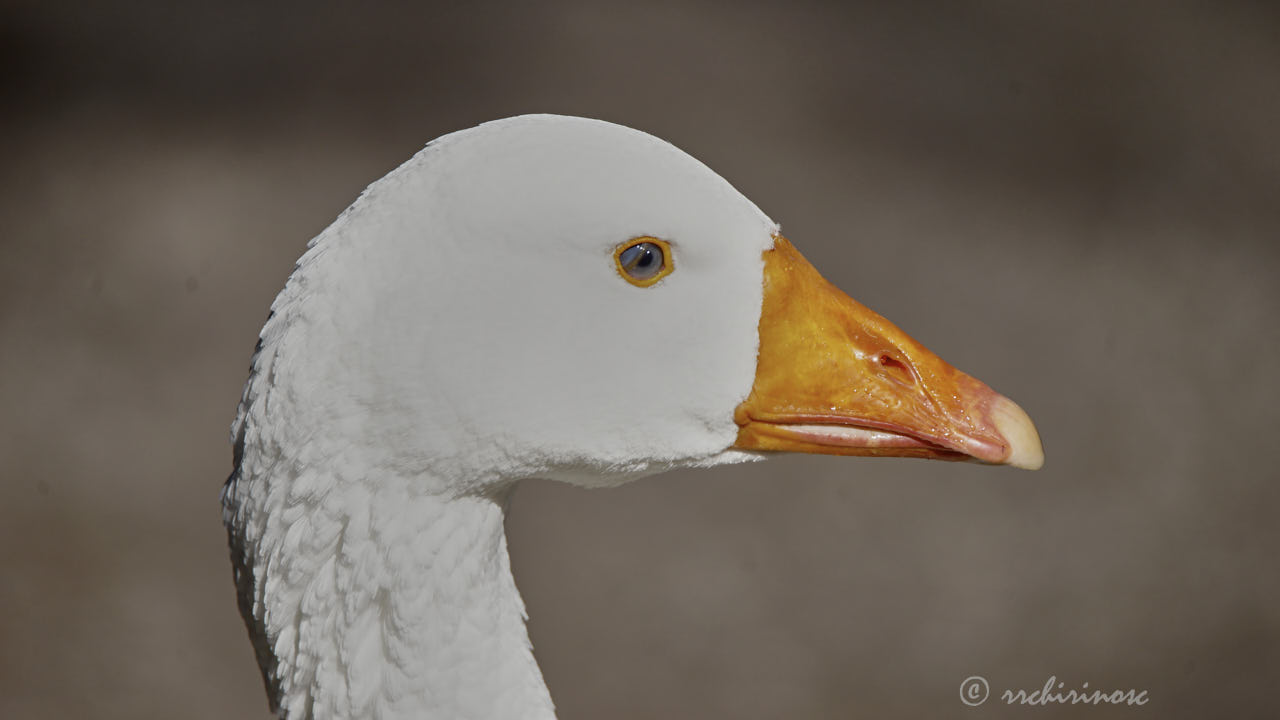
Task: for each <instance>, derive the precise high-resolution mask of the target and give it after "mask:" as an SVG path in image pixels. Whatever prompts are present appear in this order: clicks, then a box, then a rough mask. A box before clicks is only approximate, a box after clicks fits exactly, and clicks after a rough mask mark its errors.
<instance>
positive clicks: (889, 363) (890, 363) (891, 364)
mask: <svg viewBox="0 0 1280 720" xmlns="http://www.w3.org/2000/svg"><path fill="white" fill-rule="evenodd" d="M880 364H881V365H883V366H884V367H887V368H891V369H893V370H896V371H898V372H900V373H902V374H903V375H906V379H907V380H908V381H910V382H913V383H914V382H915V373H913V372H911V368H909V367H907V364H906V363H904V362H902V361H901V360H899V359H898V358H896V357H894V356H892V355H890V354H888V353H883V354H881V355H880Z"/></svg>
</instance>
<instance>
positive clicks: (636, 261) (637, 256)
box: [618, 242, 663, 280]
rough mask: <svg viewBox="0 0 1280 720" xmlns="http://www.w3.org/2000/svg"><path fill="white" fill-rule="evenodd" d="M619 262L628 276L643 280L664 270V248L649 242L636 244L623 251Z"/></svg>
mask: <svg viewBox="0 0 1280 720" xmlns="http://www.w3.org/2000/svg"><path fill="white" fill-rule="evenodd" d="M618 260H619V262H620V263H621V264H622V269H623V270H626V271H627V274H628V275H630V276H631V277H634V278H637V279H640V280H643V279H645V278H649V277H653V275H655V274H656V273H657V272H658V271H659V270H661V269H662V265H663V262H662V248H660V247H658V246H657V245H654V244H653V243H649V242H642V243H636V244H635V245H632V246H631V247H629V248H627V249H626V250H623V251H622V254H621V255H619V256H618Z"/></svg>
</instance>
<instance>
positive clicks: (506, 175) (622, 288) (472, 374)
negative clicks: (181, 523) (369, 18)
mask: <svg viewBox="0 0 1280 720" xmlns="http://www.w3.org/2000/svg"><path fill="white" fill-rule="evenodd" d="M232 442H233V445H234V471H233V472H232V474H231V476H230V477H229V478H228V480H227V482H226V484H225V486H224V487H223V491H222V494H221V501H222V507H223V519H224V522H225V525H226V528H227V531H228V536H229V540H230V548H231V556H232V562H233V566H234V578H235V583H236V588H237V595H238V600H239V607H240V611H241V614H242V615H243V617H244V620H245V623H246V625H247V626H248V629H249V634H250V637H251V640H252V643H253V647H254V649H255V651H256V655H257V660H258V663H259V667H260V669H261V671H262V676H263V680H264V682H265V685H266V689H267V695H268V698H269V704H270V707H271V710H272V712H273V713H275V714H276V715H277V716H278V717H280V718H286V719H288V720H301V719H304V718H305V719H315V720H327V719H340V718H379V719H383V720H395V719H400V718H449V719H453V720H456V719H464V718H477V719H479V718H483V719H485V720H492V719H507V718H519V719H521V720H541V719H547V718H554V717H555V710H554V706H553V703H552V700H551V696H550V694H549V692H548V690H547V687H546V685H545V684H544V682H543V679H542V676H541V673H540V671H539V669H538V665H537V663H536V662H535V660H534V656H533V652H532V649H531V646H530V642H529V638H528V634H527V632H526V629H525V620H526V614H525V608H524V605H523V602H522V600H521V597H520V594H519V592H518V591H517V589H516V584H515V581H514V579H513V577H512V573H511V568H510V564H509V560H508V554H507V544H506V537H505V535H504V530H503V520H504V511H505V507H506V504H507V500H508V498H509V496H510V493H511V492H512V489H513V487H514V486H515V485H516V483H518V482H519V481H520V480H522V479H526V478H544V479H552V480H559V481H563V482H568V483H572V484H574V485H578V486H583V487H609V486H617V485H620V484H622V483H626V482H630V481H632V480H635V479H637V478H641V477H643V476H646V475H651V474H654V473H659V472H662V471H665V470H669V469H672V468H704V467H710V466H714V465H720V464H726V463H739V462H745V461H753V460H761V459H764V458H766V457H770V456H772V455H775V454H777V453H780V452H805V453H826V454H834V455H852V456H897V457H917V458H933V459H941V460H964V459H967V460H974V461H978V462H983V463H989V464H1005V465H1011V466H1015V467H1021V468H1029V469H1035V468H1037V467H1039V466H1040V464H1041V462H1042V460H1043V452H1042V450H1041V443H1040V439H1039V436H1038V434H1037V433H1036V430H1035V427H1034V425H1033V424H1032V422H1031V420H1030V419H1029V418H1028V416H1027V414H1026V413H1025V412H1023V411H1022V410H1021V409H1020V408H1019V407H1018V406H1017V405H1016V404H1014V403H1013V402H1012V401H1010V400H1008V399H1006V398H1004V397H1003V396H1001V395H998V394H997V393H995V392H994V391H992V390H991V389H990V388H988V387H987V386H986V385H984V384H983V383H981V382H979V381H978V380H976V379H974V378H972V377H970V376H969V375H966V374H964V373H962V372H960V371H958V370H956V369H954V368H953V367H951V366H950V365H948V364H947V363H945V362H944V361H943V360H941V359H940V358H939V357H937V356H936V355H934V354H933V353H931V352H930V351H929V350H927V349H925V348H924V347H923V346H922V345H920V344H919V343H917V342H916V341H914V340H912V339H911V338H910V337H909V336H907V335H906V334H905V333H903V332H902V331H901V330H899V329H898V328H897V327H895V326H894V325H893V324H891V323H890V322H889V321H888V320H885V319H884V318H882V317H880V316H879V315H877V314H876V313H874V312H873V311H871V310H870V309H868V308H867V307H865V306H863V305H861V304H859V303H858V302H856V301H854V300H853V299H851V298H850V297H848V296H847V295H845V294H844V293H843V292H841V291H840V290H839V289H837V288H836V287H834V286H833V285H831V284H830V283H828V282H827V281H826V280H824V279H823V277H822V276H821V275H820V274H819V273H818V271H817V270H816V269H814V267H813V266H812V265H810V264H809V263H808V262H807V261H806V260H805V258H804V257H803V256H802V255H801V254H800V253H799V251H798V250H797V249H796V247H795V246H794V245H793V244H792V243H791V242H790V241H789V240H787V239H786V238H785V237H784V236H783V235H782V234H781V232H780V229H779V226H778V225H777V224H776V223H774V222H773V221H772V220H771V219H770V218H769V217H768V216H767V215H765V214H764V213H763V212H762V211H761V210H760V209H759V208H757V207H756V206H755V205H754V204H753V203H752V202H751V201H750V200H748V199H747V198H746V197H744V196H743V195H742V194H741V193H739V192H738V191H737V190H735V189H734V188H733V187H732V186H731V185H730V184H729V183H728V182H727V181H725V180H724V179H723V178H721V177H720V176H719V175H717V174H716V173H715V172H713V171H712V170H710V169H709V168H707V167H706V166H705V165H703V164H702V163H700V162H699V161H697V160H695V159H694V158H692V157H691V156H689V155H687V154H686V153H684V152H683V151H681V150H679V149H677V148H676V147H674V146H673V145H671V144H668V143H667V142H665V141H663V140H660V139H658V138H655V137H653V136H651V135H648V134H645V133H643V132H640V131H637V130H633V129H630V128H627V127H623V126H620V125H616V124H611V123H607V122H603V121H599V120H590V119H583V118H574V117H564V116H555V115H528V116H520V117H514V118H508V119H504V120H498V121H494V122H489V123H486V124H482V125H479V126H477V127H474V128H471V129H467V130H462V131H459V132H455V133H452V134H449V135H445V136H443V137H440V138H438V139H436V140H434V141H432V142H431V143H429V144H428V145H427V146H426V147H425V148H423V149H422V150H421V151H420V152H418V153H417V154H416V155H415V156H414V157H412V158H411V159H410V160H409V161H407V162H406V163H404V164H403V165H401V166H400V167H399V168H397V169H395V170H394V171H392V172H391V173H389V174H388V175H386V176H385V177H383V178H382V179H380V180H378V181H376V182H374V183H373V184H372V185H370V186H369V187H368V188H367V189H366V190H365V191H364V192H363V193H362V194H361V196H360V197H359V198H358V199H357V200H356V201H355V202H354V203H353V204H352V205H351V206H350V207H349V208H347V209H346V210H345V211H344V212H343V213H342V214H341V215H340V216H339V217H338V218H337V220H335V221H334V222H333V224H332V225H330V226H329V227H328V228H327V229H325V230H324V231H322V232H321V233H320V234H319V235H318V236H317V237H316V238H314V239H313V240H312V241H311V242H310V243H309V244H308V246H307V249H306V251H305V253H304V254H303V255H302V257H301V259H300V260H299V261H298V263H297V265H296V267H295V269H294V271H293V273H292V274H291V276H290V277H289V279H288V281H287V283H286V284H285V287H284V289H283V290H282V291H281V292H280V294H279V295H278V296H277V297H276V299H275V301H274V302H273V304H272V305H271V312H270V315H269V316H268V320H267V322H266V324H265V326H264V328H263V329H262V332H261V334H260V337H259V340H258V344H257V348H256V350H255V352H254V354H253V359H252V363H251V370H250V376H249V379H248V381H247V384H246V385H245V388H244V392H243V395H242V397H241V402H240V405H239V409H238V412H237V414H236V418H235V421H234V423H233V425H232Z"/></svg>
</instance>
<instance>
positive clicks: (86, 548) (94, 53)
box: [0, 0, 1280, 720]
mask: <svg viewBox="0 0 1280 720" xmlns="http://www.w3.org/2000/svg"><path fill="white" fill-rule="evenodd" d="M81 5H83V6H82V7H73V5H72V4H70V3H63V4H54V3H45V2H36V1H35V0H22V1H18V2H3V3H0V97H2V98H3V108H4V111H3V114H2V116H0V128H2V130H3V133H2V134H0V143H2V145H3V147H2V150H3V163H2V164H0V168H2V169H0V184H2V187H3V192H2V193H0V233H2V234H0V408H2V411H0V717H2V718H5V719H6V720H8V719H9V718H14V719H18V718H71V717H82V718H90V717H92V718H160V717H164V718H230V717H243V718H264V717H265V716H266V703H265V700H264V696H263V692H262V688H261V685H260V683H259V680H258V674H257V670H256V668H255V665H254V661H253V657H252V653H251V651H250V646H249V643H248V641H247V639H246V635H245V631H244V628H243V626H242V625H241V622H240V619H239V617H238V615H237V614H236V610H235V602H234V593H233V589H232V583H231V573H230V566H229V562H228V559H227V553H226V549H225V540H224V535H223V530H222V528H221V525H220V521H219V509H218V503H217V494H218V490H219V488H220V486H221V484H222V481H223V479H224V478H225V477H226V475H227V473H228V472H229V470H230V466H231V451H230V447H229V445H228V441H227V428H228V425H229V423H230V420H231V417H232V414H233V410H234V408H235V404H236V401H237V399H238V396H239V392H240V387H241V384H242V383H243V381H244V379H245V376H246V368H247V363H248V359H249V354H250V351H251V350H252V348H253V344H254V339H255V337H256V333H257V331H258V329H259V327H260V326H261V323H262V321H263V320H264V318H265V317H266V311H267V306H268V304H269V303H270V301H271V298H272V297H273V296H274V294H275V293H276V291H277V290H278V289H279V288H280V287H281V286H282V285H283V283H284V280H285V278H286V277H287V275H288V273H289V271H290V269H291V268H292V263H293V261H294V259H295V258H296V257H297V256H298V255H299V254H300V252H301V251H302V248H303V245H304V243H305V242H306V240H307V239H308V238H310V237H311V236H312V235H314V234H315V233H317V232H318V231H319V230H321V229H322V228H323V227H324V226H325V225H327V224H328V223H329V222H330V221H331V220H332V219H333V218H334V217H335V216H336V215H337V214H338V212H339V211H341V210H342V209H343V208H344V207H345V206H346V205H347V204H348V203H349V202H350V201H351V200H353V199H354V198H355V196H356V194H357V193H358V192H359V191H360V190H361V189H362V188H363V187H364V186H365V185H366V184H367V183H369V182H370V181H372V180H374V179H375V178H377V177H379V176H380V175H382V174H383V173H385V172H386V171H388V170H390V169H391V168H393V167H394V166H396V165H397V164H398V163H400V162H401V161H403V160H404V159H406V158H408V157H409V156H410V155H411V154H413V153H414V152H415V151H416V150H417V149H418V148H420V147H421V146H422V145H423V144H424V143H425V142H426V141H428V140H430V139H431V138H433V137H435V136H437V135H439V134H441V133H444V132H447V131H451V130H455V129H458V128H462V127H466V126H470V125H473V124H475V123H478V122H481V121H484V120H487V119H492V118H496V117H502V116H507V115H513V114H518V113H522V112H531V111H542V112H547V111H550V112H559V113H568V114H580V115H588V116H593V117H600V118H605V119H608V120H613V121H617V122H621V123H624V124H627V125H631V126H634V127H638V128H641V129H644V130H647V131H649V132H652V133H654V134H657V135H659V136H661V137H664V138H667V139H669V140H671V141H673V142H674V143H676V144H677V145H679V146H681V147H683V148H685V149H686V150H688V151H690V152H691V153H692V154H694V155H695V156H697V157H699V158H700V159H702V160H703V161H705V162H707V163H708V164H709V165H710V166H711V167H713V168H715V169H716V170H718V171H719V172H720V173H722V174H723V175H725V176H726V177H727V178H729V180H730V181H731V182H733V183H734V184H735V185H737V186H738V187H739V188H740V189H741V190H742V191H743V192H745V193H746V194H747V195H748V196H750V197H751V198H753V199H754V200H755V201H756V202H757V203H758V204H759V205H760V206H761V207H762V208H764V209H765V211H766V212H768V213H769V214H770V215H772V216H773V217H774V219H776V220H778V221H780V222H782V223H783V226H784V228H785V230H786V232H787V234H788V236H790V237H791V238H792V239H793V240H794V241H795V242H796V243H797V244H798V245H799V246H800V247H801V248H802V249H803V250H804V252H805V253H806V254H807V255H808V256H809V258H810V259H811V260H813V261H814V263H815V264H816V265H817V266H818V267H819V268H821V269H822V270H823V271H824V272H825V273H826V274H827V275H828V277H830V278H831V279H832V280H833V281H835V282H836V283H837V284H839V285H840V286H842V287H843V288H845V289H846V290H848V291H849V292H850V293H851V294H852V295H854V296H855V297H857V298H859V299H860V300H862V301H863V302H865V303H867V304H869V305H871V306H872V307H874V308H875V309H877V310H879V311H880V312H882V313H883V314H885V315H887V316H888V317H890V318H891V319H893V320H894V321H896V322H897V323H898V324H899V325H901V326H902V327H904V328H905V329H907V330H908V331H909V332H911V333H912V334H913V335H915V336H916V337H917V338H918V339H920V340H921V341H923V342H924V343H925V344H927V345H929V346H930V347H932V348H933V349H934V350H935V351H937V352H938V353H939V354H941V355H942V356H943V357H945V358H947V359H949V360H950V361H952V362H953V363H954V364H955V365H957V366H959V367H961V368H963V369H965V370H968V371H970V372H972V373H974V374H975V375H977V376H978V377H980V378H982V379H984V380H986V381H987V382H988V383H990V384H991V385H992V386H994V387H995V388H997V389H998V390H1000V391H1002V392H1004V393H1006V394H1008V395H1010V396H1012V397H1014V398H1015V399H1017V400H1018V401H1019V402H1020V403H1021V404H1022V405H1023V406H1024V407H1025V408H1026V409H1027V410H1028V411H1029V412H1030V413H1031V415H1032V417H1034V418H1035V419H1036V421H1037V424H1038V425H1039V428H1040V431H1041V433H1042V435H1043V437H1044V439H1045V444H1046V448H1047V451H1048V464H1047V465H1046V467H1045V469H1044V470H1042V471H1040V472H1038V473H1025V472H1018V471H1013V470H1008V469H994V468H986V467H979V466H969V465H951V464H943V463H922V462H910V461H869V460H850V459H837V458H822V457H785V458H778V459H775V460H773V461H771V462H769V463H765V464H760V465H756V466H751V467H728V468H721V469H717V470H714V471H710V472H701V473H694V472H688V473H673V474H670V475H667V476H663V477H659V478H655V479H652V480H648V481H645V482H641V483H637V484H635V485H633V486H629V487H626V488H623V489H619V490H614V491H596V492H587V491H581V490H577V489H573V488H569V487H562V486H556V485H552V484H550V483H541V482H535V483H527V484H526V486H525V487H523V488H522V489H521V490H520V491H519V492H518V493H517V496H516V499H515V504H514V510H513V514H512V516H511V519H510V520H509V523H508V524H509V530H510V535H511V543H512V547H513V558H514V564H515V569H516V577H517V579H518V581H519V584H520V586H521V588H522V589H523V591H524V593H525V597H526V599H527V601H528V605H529V609H530V612H531V614H532V622H531V632H532V637H533V640H534V644H535V646H536V649H537V653H538V656H539V658H540V660H541V663H542V666H543V669H544V671H545V674H546V678H547V681H548V683H549V684H550V686H551V689H552V694H553V696H554V698H555V699H556V701H557V704H558V706H559V708H560V712H561V717H562V718H563V719H564V720H575V719H578V720H581V719H583V718H761V719H763V718H857V717H877V718H941V717H966V718H995V717H1010V718H1026V717H1031V716H1037V717H1055V718H1057V717H1062V718H1066V717H1072V718H1074V717H1080V718H1109V717H1134V718H1137V717H1148V718H1156V717H1160V718H1201V717H1208V716H1215V717H1233V718H1244V717H1280V698H1278V697H1277V696H1276V689H1275V681H1276V679H1277V678H1280V602H1277V598H1276V594H1277V591H1278V590H1280V573H1277V567H1276V560H1275V558H1276V554H1277V551H1280V542H1278V541H1280V531H1278V530H1277V529H1276V526H1275V522H1274V518H1275V516H1276V514H1277V510H1280V502H1278V501H1280V473H1278V472H1277V470H1276V467H1275V464H1274V463H1275V460H1274V458H1275V453H1274V451H1273V449H1272V448H1273V447H1274V444H1275V442H1276V437H1275V434H1276V430H1277V428H1280V422H1278V421H1280V413H1278V412H1277V407H1278V403H1280V393H1278V392H1277V390H1278V383H1277V380H1276V372H1277V369H1280V322H1277V315H1278V313H1280V290H1278V289H1277V287H1276V275H1277V270H1280V249H1278V248H1277V239H1278V238H1280V10H1277V9H1276V6H1275V5H1274V4H1273V5H1270V6H1268V5H1267V4H1264V3H1227V2H1221V3H1208V2H1116V3H1109V2H1097V3H1040V2H1021V3H1019V2H946V1H942V0H939V1H937V2H922V3H875V4H870V3H867V4H836V3H821V2H789V3H778V4H756V3H730V2H712V3H674V2H586V1H581V2H576V1H572V0H559V1H557V2H549V3H546V2H544V3H516V2H512V3H507V4H501V3H499V4H493V3H490V4H480V3H472V4H469V3H453V4H440V5H427V4H410V3H397V4H390V5H376V6H375V5H364V4H355V3H350V4H347V3H302V2H289V3H270V4H259V3H253V2H224V3H203V4H182V3H179V4H175V3H168V2H156V1H152V2H133V3H84V4H81ZM970 675H983V676H985V677H986V678H987V679H988V680H989V681H990V684H991V687H992V690H993V694H997V693H999V692H1000V691H1001V690H1003V689H1006V688H1023V689H1027V690H1033V689H1036V688H1039V687H1041V686H1042V685H1043V684H1044V682H1045V680H1046V679H1047V678H1048V677H1049V676H1050V675H1056V676H1057V677H1058V678H1059V679H1060V680H1063V681H1065V682H1066V683H1067V686H1068V687H1079V686H1080V685H1081V684H1082V683H1084V682H1088V683H1090V687H1091V688H1122V689H1123V688H1136V689H1146V690H1148V691H1149V692H1150V697H1151V702H1150V704H1149V705H1147V706H1146V707H1142V708H1120V709H1114V708H1081V707H1075V708H1061V707H1049V708H1027V707H1012V708H1010V707H1002V706H1001V705H1000V704H999V703H998V702H996V700H995V699H994V698H993V699H992V700H991V701H988V703H987V704H986V705H984V706H982V707H980V708H968V707H965V706H963V705H962V704H961V703H960V699H959V692H958V688H959V685H960V682H961V681H962V680H963V679H964V678H966V677H967V676H970Z"/></svg>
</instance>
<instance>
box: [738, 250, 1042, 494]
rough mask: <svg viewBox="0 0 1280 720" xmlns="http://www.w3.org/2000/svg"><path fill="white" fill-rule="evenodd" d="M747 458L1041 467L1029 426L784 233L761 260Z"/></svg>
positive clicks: (745, 408) (741, 411) (744, 409)
mask: <svg viewBox="0 0 1280 720" xmlns="http://www.w3.org/2000/svg"><path fill="white" fill-rule="evenodd" d="M734 420H735V421H736V422H737V424H738V439H737V441H736V442H735V443H734V446H735V447H737V448H740V449H743V450H778V451H791V452H807V453H827V454H832V455H874V456H880V457H886V456H892V457H921V458H933V459H937V460H970V459H973V460H979V461H981V462H986V463H999V464H1005V465H1013V466H1014V467H1020V468H1027V469H1029V470H1034V469H1036V468H1038V467H1040V465H1041V464H1043V462H1044V451H1043V450H1042V449H1041V446H1040V436H1039V434H1037V433H1036V428H1035V425H1033V424H1032V423H1031V418H1029V417H1027V414H1026V413H1025V412H1023V411H1022V408H1020V407H1018V406H1017V405H1016V404H1014V402H1013V401H1011V400H1009V399H1008V398H1006V397H1004V396H1002V395H999V394H997V393H996V392H995V391H994V390H992V389H991V388H989V387H987V386H986V385H984V384H983V383H982V382H980V381H978V380H976V379H974V378H972V377H969V376H968V375H966V374H964V373H962V372H960V371H959V370H956V369H955V368H953V367H951V366H950V365H948V364H947V363H946V362H945V361H943V360H942V358H939V357H938V356H937V355H934V354H933V353H932V352H929V350H928V349H926V348H925V347H924V346H923V345H921V344H920V343H918V342H916V341H915V340H912V339H911V338H910V337H909V336H908V335H907V334H906V333H904V332H902V331H901V330H899V329H898V328H897V327H896V326H894V325H893V323H891V322H889V321H888V320H885V319H884V318H882V317H880V316H879V315H877V314H876V313H874V312H872V311H871V310H870V309H869V308H867V307H866V306H864V305H862V304H861V303H859V302H857V301H856V300H854V299H853V298H850V297H849V296H848V295H845V294H844V293H842V292H840V290H839V289H837V288H836V287H835V286H834V285H832V284H831V283H829V282H827V281H826V279H824V278H823V277H822V276H821V275H819V274H818V271H817V270H815V269H814V267H813V266H812V265H810V264H809V262H808V261H807V260H805V259H804V256H802V255H801V254H800V252H799V251H798V250H796V249H795V246H793V245H792V244H791V243H790V241H788V240H787V239H786V238H784V237H782V236H781V235H778V236H775V242H774V246H773V249H772V250H767V251H765V253H764V305H763V307H762V309H761V314H760V355H759V359H758V361H757V365H756V378H755V383H754V385H753V386H752V388H751V394H750V395H749V396H748V397H747V399H746V401H744V402H743V403H742V404H741V405H739V406H738V408H737V410H736V411H735V412H734Z"/></svg>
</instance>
